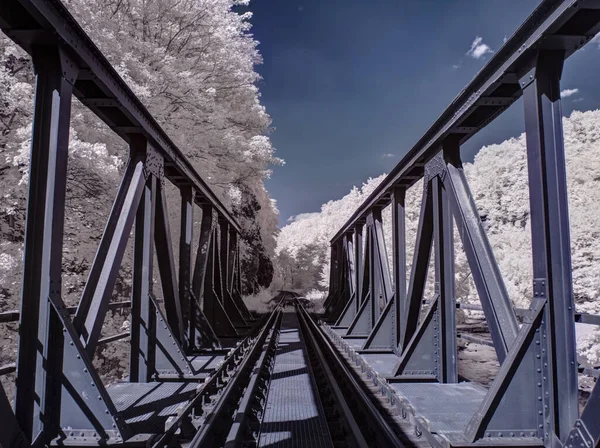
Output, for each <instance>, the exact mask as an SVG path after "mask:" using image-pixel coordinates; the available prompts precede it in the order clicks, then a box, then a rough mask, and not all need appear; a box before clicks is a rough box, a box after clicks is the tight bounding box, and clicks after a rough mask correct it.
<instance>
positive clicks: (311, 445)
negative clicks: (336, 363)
mask: <svg viewBox="0 0 600 448" xmlns="http://www.w3.org/2000/svg"><path fill="white" fill-rule="evenodd" d="M258 446H259V447H269V446H277V447H278V448H285V447H290V448H292V447H294V448H303V447H306V448H319V447H332V446H333V445H332V442H331V437H330V435H329V430H328V428H327V422H326V420H325V417H324V414H323V409H322V406H321V402H320V400H319V398H318V396H317V393H316V387H315V384H314V379H313V377H312V373H311V371H310V367H309V364H308V359H307V353H306V348H305V346H304V341H303V340H302V336H301V334H300V329H299V323H298V317H297V315H296V313H295V312H286V313H284V315H283V320H282V323H281V333H280V337H279V343H278V345H277V352H276V355H275V365H274V368H273V374H272V377H271V383H270V386H269V393H268V395H267V403H266V407H265V413H264V417H263V421H262V424H261V434H260V438H259V442H258Z"/></svg>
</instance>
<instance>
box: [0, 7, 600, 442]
mask: <svg viewBox="0 0 600 448" xmlns="http://www.w3.org/2000/svg"><path fill="white" fill-rule="evenodd" d="M0 28H2V30H3V31H4V32H5V33H6V34H7V35H8V36H9V37H10V38H12V39H13V40H14V41H15V42H17V43H18V44H19V45H21V47H23V48H24V49H25V51H27V52H28V53H29V54H30V55H31V56H32V59H33V63H34V68H35V73H36V76H37V83H36V92H35V106H34V114H33V126H32V129H33V131H32V145H31V159H30V164H31V165H30V170H29V176H30V178H29V193H28V205H27V221H26V227H25V245H24V265H23V288H22V300H21V309H20V311H18V312H17V311H8V312H4V313H0V323H4V322H15V321H16V320H17V319H18V320H19V349H18V358H17V362H16V363H15V364H14V365H11V364H10V363H9V364H6V365H5V366H3V367H2V368H0V374H3V375H7V374H11V373H12V372H13V371H15V370H16V380H15V385H16V394H15V404H14V412H13V410H12V409H11V405H10V403H9V401H8V398H7V396H6V393H5V392H4V391H3V390H2V391H0V416H1V420H0V421H1V422H2V423H1V424H2V429H0V444H2V445H3V446H4V445H6V446H11V447H12V446H18V447H20V446H35V447H38V446H40V447H41V446H48V445H64V446H78V447H83V446H107V445H111V446H113V445H114V446H119V445H121V446H130V447H131V446H140V447H141V446H154V447H156V448H158V447H161V448H162V447H164V446H167V445H168V444H169V446H179V445H182V446H191V447H194V446H200V445H202V446H224V445H225V446H228V447H233V446H237V445H239V444H242V445H244V444H246V445H252V446H255V445H259V446H267V445H268V446H271V445H277V446H284V445H286V444H288V445H290V446H339V445H343V446H351V447H354V446H360V447H366V446H401V445H402V444H406V445H411V446H412V445H417V446H418V445H421V444H429V445H431V446H435V447H444V448H447V447H449V446H456V447H466V446H487V447H491V446H545V447H551V448H560V447H569V448H571V447H576V446H577V447H585V448H588V447H593V446H597V445H598V443H599V439H600V421H599V420H598V418H597V416H598V414H599V412H600V389H599V387H598V384H596V385H595V387H594V388H593V390H592V392H591V394H590V396H589V399H588V401H587V405H586V407H585V408H584V409H583V412H582V413H581V414H580V412H579V409H578V408H579V403H578V390H577V375H578V371H579V372H581V373H590V374H591V375H592V376H593V377H596V378H598V371H597V370H595V369H591V368H589V367H585V366H578V363H577V352H576V346H575V322H580V323H591V324H600V317H599V316H593V315H588V314H585V313H575V310H574V300H573V290H572V288H573V287H572V282H573V280H572V275H571V259H570V240H569V216H568V210H567V209H568V207H567V205H568V203H567V193H566V174H565V156H564V142H563V135H562V113H561V106H560V77H561V73H562V68H563V64H564V61H565V60H566V59H567V58H568V56H570V55H571V54H572V53H573V52H574V51H576V50H578V49H579V48H581V47H582V46H583V45H584V44H585V43H586V42H588V41H589V40H590V39H591V38H592V37H593V36H594V35H596V33H597V32H599V31H600V2H599V1H597V0H579V1H575V0H544V1H542V2H541V3H540V5H539V7H538V8H537V9H536V10H535V11H534V12H533V14H532V15H531V16H530V17H529V18H528V19H527V20H526V22H525V23H524V24H523V25H522V26H521V28H519V30H517V32H516V33H515V34H514V35H513V36H512V37H511V38H510V39H508V41H507V42H506V43H505V45H504V46H503V47H502V48H501V49H500V50H498V51H497V52H496V53H495V54H494V56H493V57H492V58H491V59H490V61H489V62H488V64H487V65H486V66H485V67H484V68H483V69H482V70H481V71H480V73H479V74H478V75H477V76H476V77H475V79H474V80H473V81H472V82H471V83H470V84H469V85H468V86H467V87H466V88H465V89H464V90H463V91H462V92H461V93H460V94H459V96H458V97H457V98H456V100H455V101H454V102H453V103H452V104H451V105H450V106H449V107H448V109H446V111H444V112H443V114H442V115H441V117H440V118H439V119H438V120H437V121H436V122H435V123H434V124H433V126H432V127H431V128H430V129H429V130H428V131H427V132H426V133H425V134H424V135H423V136H422V138H421V139H420V140H419V141H418V142H417V144H416V145H415V146H414V147H413V148H412V149H411V150H410V151H409V152H408V153H407V155H406V157H405V158H404V159H403V160H402V161H401V162H400V163H399V164H398V165H397V166H396V167H395V168H394V169H393V170H392V172H391V173H390V175H389V176H388V177H387V178H386V179H385V180H384V182H383V183H382V184H380V186H379V187H377V188H376V189H375V191H374V192H373V194H372V195H371V196H370V197H369V198H367V200H366V201H365V202H364V203H363V204H362V205H361V206H360V207H359V209H358V210H357V212H356V213H355V214H354V215H353V216H352V217H351V219H350V220H349V221H348V222H347V223H346V224H345V225H344V226H343V227H342V228H341V229H340V231H339V232H338V233H337V235H336V236H335V237H334V238H333V240H332V242H331V264H330V266H331V267H330V290H329V294H328V297H327V299H326V301H325V305H324V306H325V309H326V312H325V314H324V316H323V318H325V319H327V320H328V321H329V322H330V323H335V324H336V327H335V328H331V327H329V326H328V325H326V324H318V323H317V321H316V320H315V319H314V318H313V317H312V316H310V315H309V314H308V313H307V312H306V310H305V309H304V308H303V307H302V306H298V308H297V313H287V314H286V317H285V319H284V325H283V329H282V333H281V334H280V333H279V331H280V328H279V324H280V322H281V316H282V312H281V307H282V306H283V302H284V301H285V300H283V298H282V300H281V302H279V303H277V304H276V306H275V310H274V311H273V312H272V313H270V314H269V315H268V316H264V317H263V318H262V319H261V320H260V321H258V322H257V320H256V319H255V316H253V315H252V313H250V312H249V310H248V309H247V308H246V306H245V304H244V301H243V300H242V298H241V285H242V274H243V273H242V269H241V263H240V261H241V260H240V258H241V257H240V247H239V241H240V235H239V231H240V227H239V225H238V223H237V222H236V221H235V219H234V218H233V217H232V216H231V214H230V212H229V211H228V210H227V209H226V208H225V207H224V206H223V204H222V203H221V202H220V201H219V200H218V198H217V197H216V195H215V194H214V193H213V192H212V191H211V190H210V189H209V188H208V187H207V185H206V183H205V182H204V181H203V180H202V179H201V178H200V176H199V175H198V174H197V173H196V171H194V169H193V168H192V166H191V164H190V162H189V161H188V160H187V159H186V158H185V157H184V155H183V154H182V152H181V151H180V150H179V149H178V148H177V147H176V146H175V145H174V144H173V142H172V141H171V140H170V139H169V138H168V137H167V136H166V135H165V133H164V131H163V130H162V129H161V128H160V126H159V125H158V124H157V123H156V121H155V120H154V119H153V117H152V116H151V115H150V114H149V112H148V111H147V110H146V109H145V108H144V107H143V106H142V104H141V102H140V101H139V100H138V99H137V98H136V97H135V95H134V94H133V93H132V92H131V90H130V89H129V88H128V86H127V85H126V84H125V83H124V81H123V80H122V79H121V78H120V77H119V76H118V75H117V74H116V72H115V71H114V69H113V68H112V67H111V66H110V64H109V63H108V62H107V60H106V58H105V57H104V56H103V55H102V54H101V53H100V51H99V50H98V49H97V48H96V47H95V45H94V44H93V42H91V40H90V39H89V37H88V36H87V35H86V34H85V33H84V32H83V30H82V29H81V27H80V26H79V25H78V24H77V23H76V21H75V20H74V19H73V17H72V16H71V15H70V14H69V12H68V11H67V9H66V8H65V6H64V5H63V4H62V3H61V2H60V1H59V0H5V1H3V2H1V3H0ZM73 95H74V96H76V97H77V98H79V99H80V100H81V102H82V103H83V104H84V106H86V107H88V108H89V109H90V110H91V111H92V112H94V113H95V114H96V115H97V116H98V117H99V118H100V119H102V120H103V121H104V122H106V123H107V124H108V125H109V126H110V127H111V128H112V129H113V130H114V131H115V132H116V133H117V134H118V135H120V136H121V137H123V139H124V140H125V141H126V142H127V143H128V144H129V146H130V154H129V158H128V160H127V167H126V169H125V172H124V175H123V179H122V182H121V186H120V188H119V191H118V192H117V195H116V198H115V200H114V203H113V207H112V210H111V213H110V216H109V218H108V221H107V223H106V227H105V229H104V232H103V234H102V238H101V240H100V243H99V247H98V250H97V253H96V257H95V259H94V262H93V264H92V267H91V269H90V273H89V276H88V278H87V281H86V283H85V285H84V287H83V288H82V289H83V290H82V291H81V300H80V302H79V304H78V306H77V307H76V312H75V316H74V317H73V318H72V317H71V316H72V314H73V312H74V311H75V309H74V308H73V307H66V306H65V304H64V303H63V300H62V297H61V278H62V275H61V269H62V252H63V227H64V213H65V190H66V176H67V162H68V140H69V125H70V109H71V100H72V96H73ZM521 96H523V104H524V108H525V128H526V134H527V140H526V141H527V159H528V161H527V164H528V185H529V197H530V219H531V228H532V229H533V231H532V254H533V273H534V278H533V296H532V297H531V299H532V304H531V307H530V309H527V310H524V309H518V310H514V309H513V307H512V305H511V302H510V298H509V296H508V293H507V290H506V287H505V286H504V283H503V279H502V276H501V272H500V269H499V268H498V265H497V263H496V261H495V259H494V255H493V252H492V248H491V245H490V242H489V241H488V238H487V236H486V233H485V229H484V226H483V223H482V221H481V218H480V216H479V213H478V210H477V206H476V204H475V201H474V198H473V196H472V194H471V191H470V189H469V186H468V183H467V180H466V177H465V175H464V172H463V168H462V162H461V159H460V145H461V144H462V143H464V142H465V141H467V140H468V139H469V138H470V137H471V136H472V135H474V134H475V133H476V132H478V131H479V130H480V129H482V128H483V127H485V126H486V125H488V124H489V123H490V122H491V121H492V120H494V119H495V118H496V117H497V116H498V115H499V114H500V113H501V112H502V111H504V110H505V109H506V108H507V107H508V106H509V105H510V104H512V103H513V102H514V101H515V100H516V99H517V98H519V97H521ZM419 179H423V197H422V202H421V210H420V217H419V222H418V228H417V239H416V241H415V246H414V247H415V251H414V255H413V260H412V269H411V271H410V275H409V277H408V280H407V272H406V241H405V238H406V234H405V233H406V229H405V228H406V223H405V209H404V207H405V203H404V201H405V194H406V189H407V188H408V187H410V186H411V185H413V184H414V183H415V182H416V181H418V180H419ZM166 182H172V183H173V185H175V187H176V188H177V189H179V191H180V193H181V221H180V223H179V224H180V226H181V232H180V235H181V236H180V240H179V242H178V243H179V265H178V266H177V267H176V266H175V257H174V247H173V241H172V238H171V231H170V225H171V224H172V223H170V221H169V213H168V210H167V198H166V185H165V183H166ZM389 204H391V207H392V210H391V212H392V213H391V216H392V229H393V232H392V235H393V241H392V248H391V254H392V260H393V262H392V267H393V272H391V271H390V266H389V262H388V256H387V253H388V250H389V249H390V248H388V247H386V242H385V238H384V236H383V218H382V210H383V208H384V207H386V206H387V205H389ZM195 206H200V207H201V213H202V218H201V228H200V234H199V238H198V240H197V244H198V246H199V247H198V250H197V252H196V259H195V260H194V261H193V262H194V266H193V269H192V254H193V249H194V248H193V245H194V244H195V243H196V241H195V240H194V234H193V223H194V216H193V213H194V208H195ZM134 223H135V227H134ZM454 223H456V227H457V230H458V235H459V236H460V241H461V243H462V246H463V248H464V251H465V255H466V259H467V262H468V265H469V268H470V270H471V273H472V275H473V280H474V283H475V285H476V289H477V292H478V295H479V298H480V300H481V306H480V307H478V306H477V305H473V304H470V305H460V304H457V303H456V298H455V294H456V292H455V289H456V286H455V284H454V277H455V274H454V267H455V266H454V263H455V260H454V253H453V252H454V241H453V238H454V227H453V225H454ZM132 230H133V233H134V241H133V243H134V244H133V246H134V266H133V281H132V292H131V302H130V303H129V302H121V303H110V302H111V300H112V297H113V293H114V291H113V289H114V286H115V282H116V279H117V274H118V271H119V268H120V265H121V261H122V259H123V255H124V251H125V247H126V245H127V242H128V240H129V237H130V235H131V233H132ZM363 242H364V250H363ZM432 254H433V259H432V258H431V256H432ZM155 256H156V260H157V268H158V272H159V275H160V278H154V266H153V264H154V259H155ZM430 266H433V269H434V271H433V272H431V274H432V275H431V277H432V278H434V281H435V283H434V294H433V296H432V297H426V296H425V291H426V289H425V286H426V282H427V279H428V274H430V273H429V272H428V270H429V268H430ZM176 269H177V270H178V272H179V278H177V274H176V272H175V271H176ZM159 287H160V289H159ZM159 293H160V299H158V298H157V297H156V296H157V294H159ZM283 296H285V294H284V295H283ZM292 297H295V295H294V294H292ZM293 300H295V301H296V302H298V303H299V302H300V301H299V300H296V299H293ZM286 303H287V302H286ZM127 306H131V329H130V331H129V332H127V331H126V332H123V333H120V334H115V335H112V336H106V337H104V338H101V334H102V328H103V325H104V318H105V316H106V314H107V311H108V310H109V309H115V308H116V307H119V308H121V307H127ZM163 308H164V310H163ZM457 308H464V309H472V310H476V309H477V310H481V311H483V313H484V315H485V326H486V327H487V329H488V331H489V335H490V338H489V339H488V338H487V337H478V336H476V335H473V334H469V333H462V332H461V333H460V334H457V328H456V316H455V312H456V310H457ZM461 328H464V326H462V327H461ZM461 331H462V330H461ZM127 336H129V339H130V340H129V348H130V363H129V372H128V373H129V375H128V377H127V378H126V379H125V380H124V381H123V382H119V383H117V384H113V385H111V386H110V387H108V388H107V387H106V386H105V385H104V384H103V383H102V381H101V375H100V371H99V370H98V369H97V368H96V367H95V365H97V363H95V356H97V353H96V352H97V350H96V348H97V347H98V346H99V345H103V346H105V344H109V343H112V342H114V341H117V340H124V339H126V338H127ZM457 337H462V338H464V339H470V340H471V341H474V342H476V343H483V344H486V345H491V346H493V347H494V349H495V351H496V354H497V356H498V360H499V362H500V370H499V371H498V373H497V375H496V377H495V379H494V381H493V382H492V383H491V385H490V387H489V389H483V388H481V387H479V386H477V385H476V384H473V383H465V382H460V383H459V382H458V372H457V343H456V339H457ZM121 344H122V343H121ZM221 347H228V348H231V349H230V350H228V349H226V350H222V349H221ZM384 376H385V377H386V379H384V378H383V377H384ZM8 378H10V375H9V377H8ZM7 425H8V426H7ZM5 428H7V429H5Z"/></svg>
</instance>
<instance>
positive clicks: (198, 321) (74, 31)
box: [0, 0, 253, 447]
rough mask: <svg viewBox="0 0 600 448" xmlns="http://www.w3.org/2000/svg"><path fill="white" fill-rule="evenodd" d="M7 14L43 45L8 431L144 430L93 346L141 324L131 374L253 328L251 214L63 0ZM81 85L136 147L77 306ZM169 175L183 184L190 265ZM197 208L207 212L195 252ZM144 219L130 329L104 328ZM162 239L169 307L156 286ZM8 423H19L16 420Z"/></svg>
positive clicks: (47, 439)
mask: <svg viewBox="0 0 600 448" xmlns="http://www.w3.org/2000/svg"><path fill="white" fill-rule="evenodd" d="M0 27H1V28H2V30H3V31H4V33H5V34H6V35H7V36H9V37H10V38H12V39H13V40H14V41H15V42H16V43H17V44H19V45H20V46H21V47H22V48H23V49H25V50H26V51H27V52H28V53H29V54H30V55H31V57H32V60H33V64H34V69H35V73H36V77H37V83H36V90H35V108H34V118H33V137H32V147H31V169H30V180H29V198H28V209H27V224H26V231H25V256H24V268H23V291H22V303H21V310H20V320H19V352H18V361H17V365H16V371H17V379H16V396H15V410H14V414H13V413H12V411H11V410H10V406H9V404H8V401H7V400H6V397H5V396H4V394H1V395H2V397H0V416H1V418H2V430H1V431H0V433H2V434H1V435H0V444H2V445H3V446H7V447H8V446H14V445H16V444H17V440H18V439H21V440H23V439H25V440H28V441H31V442H32V444H33V445H36V446H37V445H45V444H50V443H51V442H52V441H53V440H54V441H55V440H61V443H64V444H69V443H70V444H77V443H82V442H83V441H86V440H87V441H98V440H104V441H105V442H104V443H114V442H115V441H119V440H124V439H127V438H130V437H131V436H134V435H135V434H136V433H137V432H139V430H137V429H135V428H134V427H133V425H132V424H128V423H127V422H126V421H125V420H126V419H125V417H124V415H123V412H122V410H121V409H117V404H116V403H115V400H114V397H111V396H110V395H109V394H108V393H107V391H106V388H105V387H104V386H103V385H102V382H101V381H100V377H99V375H98V373H97V371H96V369H95V368H94V366H93V365H92V358H93V356H94V352H95V349H96V348H97V346H98V345H99V344H102V343H107V342H110V341H112V340H116V339H120V338H124V337H128V336H129V337H130V341H131V357H130V372H129V381H130V382H131V383H146V382H148V381H151V380H157V379H164V380H174V379H179V380H181V379H185V378H194V377H195V375H196V374H197V373H198V372H197V371H196V369H195V368H194V366H193V365H192V363H191V360H190V358H189V357H188V356H186V355H192V354H194V353H196V352H197V351H198V350H199V349H207V348H212V349H217V350H218V349H219V347H220V343H219V338H220V337H230V336H237V335H239V334H243V333H244V332H245V331H246V330H247V328H248V327H249V326H250V324H251V322H252V321H253V318H252V316H251V315H250V313H249V311H248V310H247V308H246V306H245V305H244V303H243V301H242V299H241V296H240V289H241V272H240V263H239V250H238V240H239V232H240V227H239V224H238V223H237V221H236V220H235V219H234V217H233V216H232V215H231V213H230V212H229V211H228V209H227V208H226V207H225V206H224V205H223V204H222V203H221V201H220V200H219V199H218V198H217V196H215V194H214V193H213V192H212V191H211V189H210V188H209V187H208V186H207V184H206V183H205V182H204V181H203V180H202V179H201V177H200V176H199V175H198V173H197V172H196V171H195V170H194V169H193V168H192V166H191V164H190V162H189V161H188V160H187V159H186V158H185V157H184V156H183V153H182V152H181V151H180V149H179V148H177V146H175V144H174V143H173V142H172V141H171V140H170V139H169V137H168V136H167V135H166V134H165V132H164V131H163V130H162V129H161V127H160V126H159V125H158V123H157V122H156V121H155V120H154V118H153V117H152V115H150V113H149V112H148V111H147V110H146V108H145V107H144V106H143V105H142V103H141V102H140V100H139V99H138V98H137V97H136V96H135V95H134V94H133V93H132V91H131V90H130V88H129V87H128V86H127V85H126V84H125V82H124V81H123V80H122V79H121V78H120V77H119V75H117V73H116V72H115V70H114V69H113V68H112V66H111V65H110V63H109V62H108V61H107V60H106V58H105V57H104V56H103V55H102V53H101V52H100V51H99V50H98V48H97V47H96V46H95V45H94V44H93V42H92V41H91V40H90V39H89V37H88V36H87V35H86V34H85V33H84V31H83V30H82V29H81V27H80V26H79V25H78V24H77V22H76V21H75V20H74V19H73V17H72V16H71V15H70V14H69V12H68V11H67V10H66V8H65V7H64V6H63V5H62V3H61V2H59V1H58V0H57V1H46V0H45V1H38V0H34V1H16V0H15V1H13V0H7V1H2V2H1V3H0ZM73 95H74V96H75V97H77V98H78V99H79V100H80V101H81V102H82V103H83V104H84V105H85V106H87V107H88V108H89V109H90V110H91V111H92V112H94V113H95V114H96V115H97V116H98V117H99V118H100V119H102V120H103V121H104V122H105V123H106V124H107V125H108V126H109V127H110V128H111V129H112V130H113V131H114V132H116V133H117V134H118V135H119V136H121V137H122V138H123V139H124V140H125V141H126V142H127V143H128V144H129V147H130V152H129V157H128V161H127V167H126V169H125V173H124V176H123V179H122V181H121V185H120V187H119V190H118V193H117V196H116V198H115V201H114V204H113V206H112V211H111V213H110V217H109V219H108V222H107V224H106V227H105V230H104V232H103V235H102V239H101V241H100V245H99V247H98V251H97V253H96V257H95V259H94V262H93V265H92V267H91V270H90V273H89V276H88V280H87V282H86V284H85V288H84V290H83V292H82V295H81V300H80V302H79V305H78V307H77V309H76V310H75V312H74V316H73V317H71V314H72V313H73V311H74V310H69V309H67V308H66V307H65V305H64V303H63V300H62V298H61V267H62V251H63V230H64V214H65V194H66V181H67V159H68V141H69V124H70V112H71V100H72V96H73ZM166 181H170V182H171V183H172V184H174V185H175V186H176V187H177V188H178V189H179V191H180V192H181V232H180V235H181V238H180V241H179V248H180V250H179V252H180V257H179V258H180V259H179V267H178V269H179V277H177V275H176V271H175V270H176V269H177V267H176V266H175V262H174V257H173V242H172V240H171V232H170V229H169V219H168V216H169V215H168V210H167V201H166V196H165V182H166ZM198 207H199V208H200V209H201V211H202V223H201V230H200V237H199V241H198V247H199V249H198V251H197V257H196V260H195V261H194V260H192V253H193V252H192V250H193V246H194V244H195V241H194V237H193V235H192V228H193V222H194V220H193V213H194V208H198ZM134 223H135V226H134ZM134 227H135V228H134ZM132 230H134V240H135V241H134V268H133V284H132V289H133V292H132V297H131V303H130V304H126V305H127V306H130V307H131V331H130V333H126V334H122V335H117V336H114V337H109V338H104V339H101V338H100V336H101V329H102V324H103V322H104V318H105V315H106V312H107V310H108V309H109V307H111V304H110V303H109V302H110V299H111V296H112V293H113V288H114V286H115V281H116V276H117V271H118V269H119V267H120V264H121V260H122V258H123V254H124V251H125V248H126V244H127V241H128V239H129V235H130V233H131V232H132ZM155 252H156V260H157V261H158V270H159V272H160V283H161V285H162V301H163V303H164V309H165V313H164V314H163V312H162V311H161V308H160V307H159V305H158V298H157V294H158V293H157V292H156V291H153V283H154V279H153V260H154V253H155ZM177 278H179V281H177ZM14 317H15V318H17V316H14ZM5 320H13V319H5ZM188 395H189V394H188ZM7 422H12V423H11V424H7V425H6V426H4V424H6V423H7ZM5 428H6V429H5ZM64 428H72V429H73V430H72V431H65V429H64ZM23 443H24V444H25V442H24V441H23Z"/></svg>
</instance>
